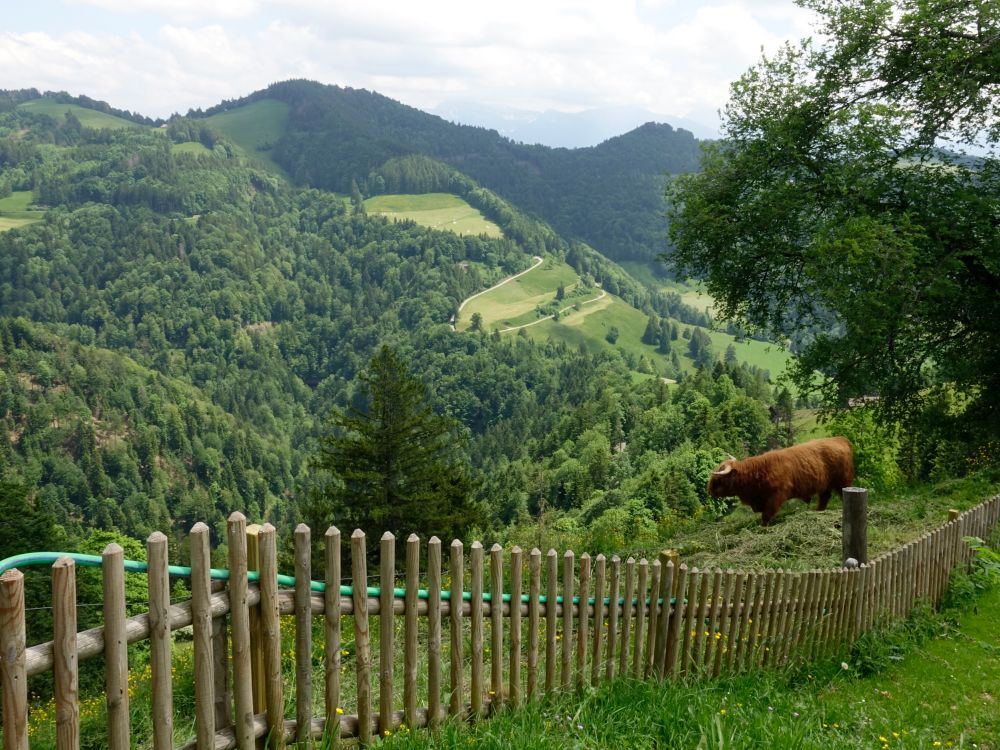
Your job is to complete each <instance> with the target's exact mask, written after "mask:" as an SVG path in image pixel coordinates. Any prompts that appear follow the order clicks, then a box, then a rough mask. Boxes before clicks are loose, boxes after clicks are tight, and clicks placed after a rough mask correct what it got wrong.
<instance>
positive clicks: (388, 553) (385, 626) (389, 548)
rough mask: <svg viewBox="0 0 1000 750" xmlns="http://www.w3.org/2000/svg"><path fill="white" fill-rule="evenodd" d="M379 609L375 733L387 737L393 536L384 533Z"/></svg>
mask: <svg viewBox="0 0 1000 750" xmlns="http://www.w3.org/2000/svg"><path fill="white" fill-rule="evenodd" d="M379 569H380V571H379V584H380V588H379V608H378V645H379V656H378V676H379V680H378V731H379V734H381V735H382V736H383V737H388V736H389V735H390V734H391V733H392V730H393V725H392V683H393V677H394V675H393V657H394V655H395V646H394V637H395V632H396V627H395V626H396V623H395V616H394V615H393V613H392V607H393V602H394V598H395V597H394V596H393V590H394V589H395V588H396V537H395V536H393V534H392V532H389V531H386V532H385V533H384V534H382V538H381V539H380V540H379Z"/></svg>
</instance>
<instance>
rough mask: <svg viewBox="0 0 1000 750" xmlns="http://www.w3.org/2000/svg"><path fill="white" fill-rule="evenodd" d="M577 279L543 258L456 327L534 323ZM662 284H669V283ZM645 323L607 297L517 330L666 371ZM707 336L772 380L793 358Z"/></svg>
mask: <svg viewBox="0 0 1000 750" xmlns="http://www.w3.org/2000/svg"><path fill="white" fill-rule="evenodd" d="M392 197H393V198H396V197H399V196H392ZM402 197H404V198H405V197H408V196H402ZM579 281H580V279H579V276H578V275H577V274H576V272H575V271H574V270H573V269H572V268H571V267H570V266H569V265H567V264H565V263H562V262H559V261H555V260H553V259H547V260H546V261H545V263H544V265H543V266H542V267H540V268H538V269H535V270H533V271H530V272H529V273H527V274H525V275H524V276H521V277H520V278H518V279H515V280H514V281H512V282H510V283H508V284H505V285H504V286H502V287H500V288H498V289H495V290H492V291H490V292H487V293H486V294H483V295H482V296H479V297H476V298H475V299H474V300H471V301H470V302H469V303H468V304H467V305H466V306H465V307H464V308H463V309H462V314H461V315H460V316H459V319H458V321H457V323H456V326H457V328H458V329H459V330H464V329H466V328H468V326H469V320H470V319H471V317H472V315H473V313H479V314H480V315H481V316H482V318H483V328H484V329H485V330H487V331H491V330H493V329H494V328H496V329H499V330H502V329H504V328H512V327H516V326H521V325H524V324H526V323H533V322H535V321H537V320H538V316H537V314H536V313H535V308H536V307H538V306H539V305H543V304H545V303H548V302H550V301H551V300H553V299H554V297H555V293H556V289H557V288H558V286H559V285H560V284H562V285H563V287H564V289H565V290H566V292H567V300H566V305H569V304H573V302H574V301H575V298H574V297H573V294H574V292H575V290H576V288H577V285H578V284H579ZM665 283H670V284H673V282H665ZM678 288H679V287H678ZM598 293H599V290H597V289H594V290H586V293H582V294H581V295H580V297H579V300H580V301H584V300H587V299H594V297H595V296H596V295H597V294H598ZM686 293H687V294H689V295H696V296H697V295H700V293H699V292H695V291H691V290H690V289H688V291H687V292H686ZM705 299H710V298H705ZM564 306H565V305H564ZM647 322H648V319H647V317H646V315H645V314H643V313H642V312H641V311H639V310H636V309H635V308H634V307H632V306H631V305H629V304H627V303H626V302H624V301H623V300H621V299H619V298H617V297H614V296H612V295H608V296H607V297H605V298H604V299H602V300H600V301H597V302H593V303H591V304H586V305H581V306H580V309H579V310H569V311H566V312H565V313H563V314H561V315H560V319H559V320H558V321H556V320H543V321H541V322H538V323H536V324H535V325H531V326H528V327H526V328H524V329H522V330H523V331H524V334H525V335H527V336H528V337H529V338H531V339H533V340H535V341H547V340H548V339H552V340H554V341H562V342H565V343H566V344H568V345H569V346H573V347H579V346H581V345H582V346H585V347H586V348H587V349H588V351H591V352H598V351H602V350H607V349H615V350H620V351H622V352H624V353H626V354H627V355H631V356H632V357H634V358H635V359H636V360H637V361H638V360H639V359H640V358H643V357H644V358H645V359H646V360H647V361H648V362H649V363H651V364H652V366H653V368H655V369H656V371H657V372H668V371H670V369H671V364H670V362H671V357H670V354H661V353H660V352H659V351H658V350H657V347H655V346H649V345H647V344H643V343H642V335H643V333H644V332H645V330H646V324H647ZM613 327H614V328H617V329H618V332H619V336H618V339H617V341H616V342H615V343H614V344H612V343H610V342H609V341H608V340H607V338H606V337H607V335H608V332H609V331H610V330H611V328H613ZM678 327H679V328H681V329H682V330H683V329H684V328H685V327H687V326H685V325H684V324H683V323H678ZM506 335H515V332H508V333H507V334H506ZM708 335H709V337H710V338H711V339H712V346H713V349H714V350H715V353H716V355H717V356H720V357H721V356H722V355H723V354H724V353H725V351H726V348H727V347H728V346H729V345H730V344H733V345H734V346H735V347H736V356H737V359H738V360H739V361H742V362H746V363H748V364H751V365H754V366H757V367H760V368H762V369H765V370H768V371H769V372H770V374H771V378H772V380H775V379H777V378H778V377H779V376H781V375H782V373H784V372H785V370H786V368H787V366H788V364H789V363H790V362H791V361H792V356H791V355H790V354H789V353H788V352H786V351H784V350H782V349H780V348H779V347H778V346H777V345H775V344H768V343H766V342H763V341H755V340H746V341H744V342H740V343H737V342H736V340H735V338H734V337H732V336H730V335H729V334H727V333H724V332H722V331H708ZM671 346H672V350H673V351H676V352H677V354H678V357H679V359H680V363H681V369H682V370H684V371H685V372H688V373H691V372H694V369H695V368H694V364H693V362H692V361H691V359H690V358H688V357H687V356H685V355H686V354H687V351H688V349H687V346H688V343H687V340H685V339H684V338H683V337H679V338H678V339H677V340H676V341H674V342H671Z"/></svg>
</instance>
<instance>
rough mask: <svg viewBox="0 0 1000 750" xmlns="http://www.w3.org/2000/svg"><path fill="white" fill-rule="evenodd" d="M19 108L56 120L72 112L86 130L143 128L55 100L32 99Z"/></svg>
mask: <svg viewBox="0 0 1000 750" xmlns="http://www.w3.org/2000/svg"><path fill="white" fill-rule="evenodd" d="M17 108H18V109H20V110H23V111H25V112H33V113H34V114H36V115H48V116H49V117H53V118H55V119H57V120H58V119H62V117H63V115H65V114H66V113H67V112H72V113H73V116H74V117H76V119H78V120H79V121H80V124H81V125H83V127H85V128H95V129H106V130H115V129H118V128H142V127H145V126H143V125H139V124H138V123H135V122H129V121H128V120H125V119H123V118H121V117H115V116H114V115H109V114H106V113H104V112H98V111H97V110H96V109H87V108H86V107H81V106H80V105H78V104H64V103H62V102H57V101H56V100H54V99H47V98H42V99H32V100H31V101H30V102H24V103H23V104H19V105H17Z"/></svg>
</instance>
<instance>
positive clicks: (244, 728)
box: [226, 511, 262, 750]
mask: <svg viewBox="0 0 1000 750" xmlns="http://www.w3.org/2000/svg"><path fill="white" fill-rule="evenodd" d="M226 538H227V541H228V543H229V622H230V625H231V629H232V633H231V637H230V643H231V648H232V652H233V702H234V703H235V704H236V724H235V725H234V731H235V733H236V747H237V748H238V750H252V748H253V747H254V745H255V737H254V727H253V717H254V713H255V705H254V694H253V683H254V680H255V677H256V676H262V672H257V673H256V675H255V673H254V671H253V652H252V651H251V643H252V640H251V626H250V623H251V613H250V607H249V605H248V604H247V596H248V593H247V586H248V584H247V541H248V540H249V539H250V535H249V533H248V531H247V519H246V517H245V516H244V515H243V514H242V513H240V512H239V511H233V512H232V513H231V514H230V516H229V519H228V520H227V522H226ZM253 539H254V544H256V542H257V537H256V535H254V537H253ZM258 559H259V558H258ZM256 564H257V563H255V565H256ZM258 626H259V623H258Z"/></svg>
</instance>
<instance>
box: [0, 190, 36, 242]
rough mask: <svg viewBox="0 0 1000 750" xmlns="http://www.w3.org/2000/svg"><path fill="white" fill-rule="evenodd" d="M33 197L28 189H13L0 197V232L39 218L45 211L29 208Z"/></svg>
mask: <svg viewBox="0 0 1000 750" xmlns="http://www.w3.org/2000/svg"><path fill="white" fill-rule="evenodd" d="M33 197H34V196H33V194H32V192H31V191H30V190H15V191H14V192H12V193H11V194H10V195H8V196H7V197H6V198H3V199H0V232H3V231H6V230H8V229H17V228H18V227H23V226H27V225H28V224H33V223H34V222H36V221H40V220H41V218H42V216H44V215H45V211H44V210H41V209H32V208H30V206H31V201H32V199H33Z"/></svg>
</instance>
